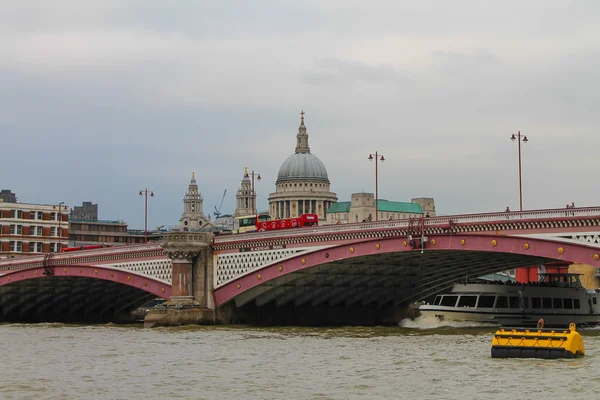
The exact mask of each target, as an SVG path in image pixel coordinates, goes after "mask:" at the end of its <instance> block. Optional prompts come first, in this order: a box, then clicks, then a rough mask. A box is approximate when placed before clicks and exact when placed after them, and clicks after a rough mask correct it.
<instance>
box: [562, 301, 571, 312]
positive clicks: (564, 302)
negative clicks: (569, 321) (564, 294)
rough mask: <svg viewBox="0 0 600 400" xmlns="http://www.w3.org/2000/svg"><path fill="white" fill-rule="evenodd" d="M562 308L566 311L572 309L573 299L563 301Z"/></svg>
mask: <svg viewBox="0 0 600 400" xmlns="http://www.w3.org/2000/svg"><path fill="white" fill-rule="evenodd" d="M563 307H564V308H567V309H569V310H570V309H572V308H573V299H563Z"/></svg>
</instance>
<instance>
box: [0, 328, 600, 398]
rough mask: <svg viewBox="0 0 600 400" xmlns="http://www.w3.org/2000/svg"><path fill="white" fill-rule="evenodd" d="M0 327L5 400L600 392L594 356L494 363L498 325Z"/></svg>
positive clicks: (599, 336)
mask: <svg viewBox="0 0 600 400" xmlns="http://www.w3.org/2000/svg"><path fill="white" fill-rule="evenodd" d="M413 326H414V327H411V328H405V327H403V328H400V327H397V328H335V329H326V328H320V329H317V328H250V327H184V328H159V329H143V328H141V327H138V326H72V325H61V324H40V325H16V324H7V325H0V338H1V339H2V349H3V357H2V364H1V365H2V375H1V376H0V398H1V399H155V398H156V399H158V398H161V399H344V400H349V399H392V398H394V399H461V400H464V399H515V398H524V399H529V398H567V397H572V398H576V399H598V396H599V395H598V391H597V389H596V388H597V387H598V385H599V383H600V374H599V371H600V331H599V330H588V331H582V333H583V335H584V340H585V346H586V353H587V354H588V355H587V356H586V357H583V358H580V359H575V360H535V359H510V360H506V359H505V360H501V359H491V358H490V343H491V337H492V334H493V332H494V331H495V329H494V328H482V327H468V328H465V327H461V328H458V327H437V328H432V329H423V328H422V327H421V328H419V327H418V325H413Z"/></svg>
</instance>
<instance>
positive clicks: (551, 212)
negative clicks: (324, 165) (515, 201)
mask: <svg viewBox="0 0 600 400" xmlns="http://www.w3.org/2000/svg"><path fill="white" fill-rule="evenodd" d="M581 217H600V206H597V207H581V208H555V209H544V210H528V211H507V212H495V213H480V214H462V215H445V216H439V217H431V218H425V226H426V227H429V226H439V225H447V224H476V223H488V222H507V221H522V220H550V219H556V218H581ZM409 225H410V219H396V220H386V221H377V222H359V223H352V224H339V225H322V226H318V227H314V228H299V229H285V230H281V231H270V232H252V233H245V234H243V235H230V236H221V237H219V236H216V237H215V238H214V243H227V242H233V241H238V240H251V239H252V240H255V239H267V238H277V237H289V236H296V235H307V234H321V233H325V234H326V233H339V232H355V231H364V230H371V229H386V228H393V229H406V228H408V227H409Z"/></svg>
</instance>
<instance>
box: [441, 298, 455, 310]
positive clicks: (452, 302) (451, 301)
mask: <svg viewBox="0 0 600 400" xmlns="http://www.w3.org/2000/svg"><path fill="white" fill-rule="evenodd" d="M457 298H458V296H442V305H443V306H447V307H454V306H456V299H457Z"/></svg>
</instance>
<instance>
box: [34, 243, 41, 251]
mask: <svg viewBox="0 0 600 400" xmlns="http://www.w3.org/2000/svg"><path fill="white" fill-rule="evenodd" d="M35 247H36V249H37V252H38V253H41V252H42V242H37V243H36V244H35Z"/></svg>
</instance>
